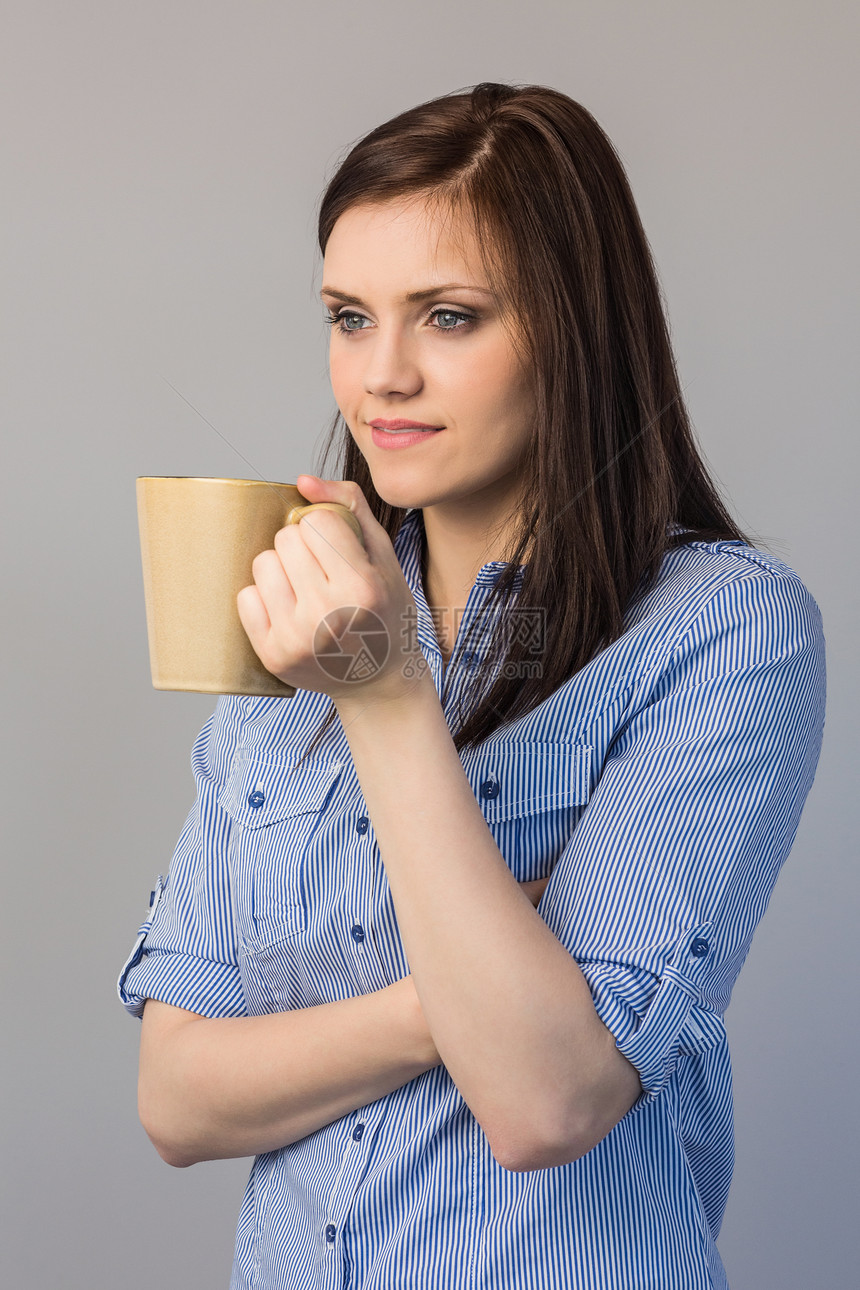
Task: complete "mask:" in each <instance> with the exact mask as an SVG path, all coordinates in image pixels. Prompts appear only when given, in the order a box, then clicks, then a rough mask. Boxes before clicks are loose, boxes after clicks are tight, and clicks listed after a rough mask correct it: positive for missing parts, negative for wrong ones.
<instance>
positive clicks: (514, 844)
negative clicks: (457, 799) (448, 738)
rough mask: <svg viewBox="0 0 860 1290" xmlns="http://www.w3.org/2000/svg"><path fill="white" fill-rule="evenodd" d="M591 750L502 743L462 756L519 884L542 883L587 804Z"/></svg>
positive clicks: (537, 742)
mask: <svg viewBox="0 0 860 1290" xmlns="http://www.w3.org/2000/svg"><path fill="white" fill-rule="evenodd" d="M591 755H592V750H591V747H590V746H589V745H587V744H572V743H567V742H564V741H563V740H531V741H524V740H522V739H500V740H498V741H496V742H495V743H492V744H491V745H485V746H484V747H483V748H480V749H477V750H475V752H474V753H473V754H471V755H470V754H469V753H464V755H463V769H464V770H465V772H466V776H467V778H468V780H469V783H470V785H471V787H472V791H473V792H474V794H475V798H476V800H477V802H478V805H479V806H480V808H481V810H482V812H483V814H484V819H485V820H486V821H487V824H488V825H489V827H490V831H491V832H492V834H493V837H494V839H495V842H496V845H497V846H498V848H499V850H500V851H501V853H502V855H503V856H504V857H505V860H506V861H507V863H508V866H509V867H510V869H511V871H512V872H513V874H514V877H515V878H516V879H517V880H518V881H519V882H529V881H531V880H532V879H534V878H543V877H546V876H547V875H548V874H549V873H551V871H552V867H553V865H554V863H555V861H556V859H557V858H558V856H559V855H560V853H561V851H562V850H563V848H564V845H565V843H566V842H567V840H568V839H569V837H570V835H571V833H572V832H573V829H574V827H575V825H576V822H577V820H578V819H579V816H580V815H581V814H582V811H583V810H584V808H585V806H586V803H587V802H588V797H589V792H590V775H591Z"/></svg>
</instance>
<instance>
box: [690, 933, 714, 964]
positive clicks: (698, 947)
mask: <svg viewBox="0 0 860 1290" xmlns="http://www.w3.org/2000/svg"><path fill="white" fill-rule="evenodd" d="M710 948H711V947H710V945H709V944H708V942H707V941H703V940H702V938H701V936H697V937H696V939H695V940H694V941H691V942H690V953H691V954H692V955H694V956H695V957H696V958H697V959H703V958H704V957H705V955H706V954H707V952H708V950H709V949H710Z"/></svg>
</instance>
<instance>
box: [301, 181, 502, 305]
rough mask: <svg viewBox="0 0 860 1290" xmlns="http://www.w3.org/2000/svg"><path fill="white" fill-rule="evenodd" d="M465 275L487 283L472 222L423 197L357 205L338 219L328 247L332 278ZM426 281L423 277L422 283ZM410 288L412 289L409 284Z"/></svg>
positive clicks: (445, 277)
mask: <svg viewBox="0 0 860 1290" xmlns="http://www.w3.org/2000/svg"><path fill="white" fill-rule="evenodd" d="M368 269H372V270H373V274H374V277H375V278H378V277H379V275H380V274H382V275H383V276H384V277H386V278H391V279H392V280H393V279H395V278H399V279H403V278H404V276H408V277H409V278H410V279H411V278H415V279H416V282H417V279H418V278H421V279H427V277H428V274H429V275H431V276H432V278H433V279H438V280H440V281H443V280H444V281H445V282H448V281H454V280H458V281H459V280H461V279H462V281H463V282H464V283H471V284H473V285H475V286H486V285H487V284H486V277H485V273H484V268H483V264H482V259H481V254H480V247H479V244H478V241H477V238H476V236H475V233H474V230H473V228H472V225H471V221H470V220H468V219H466V218H465V217H463V216H462V215H460V214H458V213H456V212H454V211H452V210H451V209H450V208H449V207H441V208H440V207H439V206H438V205H437V204H436V203H429V204H428V202H427V201H426V200H425V199H422V198H412V199H410V200H403V199H397V200H393V201H390V202H381V203H373V204H369V203H368V204H361V205H357V206H351V207H350V208H349V210H347V211H344V213H343V214H342V215H341V216H340V218H339V219H338V220H337V221H336V223H335V225H334V228H333V229H332V231H331V234H330V236H329V240H328V244H327V246H326V251H325V272H326V281H327V282H329V281H331V282H334V278H335V275H337V283H338V285H339V286H345V285H346V284H345V281H342V277H343V275H345V274H346V275H350V276H351V277H355V276H364V274H365V272H366V270H368ZM417 285H419V286H426V285H427V282H426V281H424V280H422V281H421V282H420V283H417ZM404 289H407V288H406V287H405V286H404Z"/></svg>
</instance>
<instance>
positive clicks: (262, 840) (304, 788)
mask: <svg viewBox="0 0 860 1290" xmlns="http://www.w3.org/2000/svg"><path fill="white" fill-rule="evenodd" d="M342 770H343V762H339V761H326V760H322V761H306V762H303V763H301V764H296V762H295V760H293V759H284V758H278V757H259V756H254V755H253V754H250V753H246V752H243V750H241V749H240V750H239V751H238V752H237V753H236V755H235V757H234V759H233V765H232V767H231V773H230V776H229V778H228V780H227V783H226V784H225V786H224V788H223V789H222V790H221V793H220V794H219V798H218V801H219V803H220V805H221V806H222V807H223V809H224V811H226V813H227V815H228V816H229V817H230V819H231V821H232V824H233V831H232V837H231V845H230V854H231V861H232V876H233V883H234V894H235V900H236V908H237V916H238V923H239V932H240V935H241V938H242V941H243V942H244V945H245V948H246V949H248V950H250V951H252V952H256V951H259V950H261V949H263V948H264V947H265V946H267V945H272V944H276V943H278V942H280V941H284V940H287V939H289V938H290V937H292V936H294V935H296V934H297V933H299V932H302V931H304V929H305V925H306V921H307V892H306V889H305V868H304V861H305V855H306V853H307V848H308V846H309V844H310V841H311V839H312V837H313V835H314V833H315V832H316V830H317V828H318V827H319V824H320V819H321V816H322V813H323V811H324V809H325V807H326V805H327V803H328V802H329V801H330V800H331V798H332V796H333V794H334V793H335V791H336V788H337V783H338V780H339V779H340V775H341V772H342Z"/></svg>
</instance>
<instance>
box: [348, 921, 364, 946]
mask: <svg viewBox="0 0 860 1290" xmlns="http://www.w3.org/2000/svg"><path fill="white" fill-rule="evenodd" d="M349 931H350V935H351V936H352V939H353V940H354V941H359V942H361V941H363V940H364V928H363V927H362V925H361V923H356V924H355V926H354V927H351V928H350V929H349Z"/></svg>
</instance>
